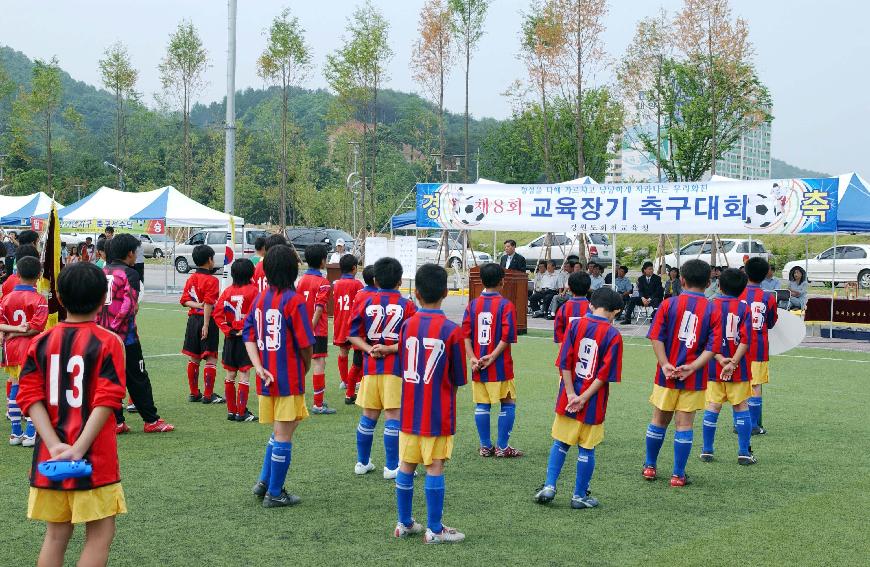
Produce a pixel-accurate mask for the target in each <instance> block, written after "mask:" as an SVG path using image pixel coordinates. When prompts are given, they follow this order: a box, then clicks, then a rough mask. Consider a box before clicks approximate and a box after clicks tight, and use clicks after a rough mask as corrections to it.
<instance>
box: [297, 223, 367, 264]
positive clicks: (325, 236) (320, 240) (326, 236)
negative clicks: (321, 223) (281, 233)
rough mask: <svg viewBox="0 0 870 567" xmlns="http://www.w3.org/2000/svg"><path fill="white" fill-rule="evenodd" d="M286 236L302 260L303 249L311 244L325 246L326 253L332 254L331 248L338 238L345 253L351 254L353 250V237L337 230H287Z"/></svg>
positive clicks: (318, 228) (315, 228)
mask: <svg viewBox="0 0 870 567" xmlns="http://www.w3.org/2000/svg"><path fill="white" fill-rule="evenodd" d="M286 235H287V240H289V241H290V242H291V243H292V244H293V246H295V247H296V250H297V251H298V252H299V255H300V256H302V257H303V259H304V256H305V248H306V247H307V246H311V245H312V244H323V245H324V246H326V251H327V252H332V250H333V248H335V242H336V241H337V240H338V239H339V238H341V239H342V240H344V251H345V252H347V253H348V254H353V253H354V250H355V249H354V240H353V236H351V235H349V234H348V233H346V232H345V231H343V230H339V229H337V228H323V227H314V228H304V227H296V228H288V229H287V232H286Z"/></svg>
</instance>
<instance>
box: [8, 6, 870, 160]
mask: <svg viewBox="0 0 870 567" xmlns="http://www.w3.org/2000/svg"><path fill="white" fill-rule="evenodd" d="M360 1H361V0H360ZM373 2H374V4H375V5H377V6H379V7H380V8H381V10H382V11H383V12H384V14H385V16H386V17H387V19H388V20H389V22H390V43H391V44H392V47H393V50H394V51H395V54H396V55H395V57H394V59H393V61H392V62H391V64H390V67H389V74H390V80H389V81H388V86H389V87H390V88H394V89H397V90H402V91H415V92H419V88H418V86H417V85H416V84H415V83H414V81H413V79H412V78H411V73H410V71H409V70H408V61H409V57H410V56H409V54H410V51H411V46H412V44H413V42H414V40H415V38H416V35H417V19H418V12H419V9H420V6H421V5H422V3H423V2H422V0H373ZM528 3H529V2H528V0H493V3H492V6H491V8H490V14H489V18H488V19H487V22H486V35H485V36H484V38H483V40H482V42H481V45H480V48H479V50H478V52H477V54H476V55H475V58H474V60H473V61H472V71H473V73H474V74H473V76H472V81H473V82H472V86H471V91H472V93H471V101H470V106H471V112H472V113H473V114H474V115H476V116H492V117H495V118H504V117H506V116H508V115H509V114H510V105H509V103H508V101H507V100H506V99H505V98H504V97H503V96H501V94H500V93H502V92H504V91H505V89H506V87H507V86H508V85H509V84H510V83H511V82H512V81H513V80H514V79H517V78H521V77H523V76H524V71H523V68H522V66H521V64H520V63H519V62H518V61H517V60H516V57H515V54H516V52H517V44H518V40H517V30H518V27H519V22H520V17H521V16H520V13H521V11H522V10H524V9H526V7H527V6H528ZM238 4H239V11H238V16H239V17H238V33H237V38H238V55H237V56H238V62H237V76H236V87H237V88H238V89H242V88H245V87H249V86H252V87H260V86H262V85H263V83H262V81H261V80H260V79H259V78H258V77H257V74H256V66H255V62H256V59H257V56H258V55H259V53H260V52H261V51H262V49H263V44H264V37H263V31H264V30H265V29H266V28H267V27H268V25H269V23H270V21H271V19H272V18H273V17H274V16H275V15H277V14H278V13H279V12H280V11H281V9H282V8H283V7H285V6H289V7H290V8H291V10H292V11H293V13H294V14H295V15H297V16H298V17H299V19H300V21H301V23H302V25H303V26H304V27H305V29H306V30H307V37H308V41H309V43H310V45H311V46H312V48H313V50H314V62H315V65H314V72H313V75H312V77H311V78H310V80H309V82H308V84H307V85H306V86H309V87H325V86H326V84H325V80H324V78H323V72H322V69H323V62H324V60H325V57H326V54H328V53H330V52H331V51H333V50H334V49H336V47H338V46H339V45H340V43H341V36H342V34H343V33H344V31H343V30H344V27H345V23H346V19H347V17H348V15H349V14H350V13H351V12H352V10H353V8H354V6H355V5H356V4H357V2H356V1H353V0H305V1H286V0H285V1H278V0H239V2H238ZM681 4H682V0H662V1H661V2H659V1H656V0H610V6H611V11H610V14H609V15H608V17H607V20H606V25H607V31H606V33H605V37H604V39H605V42H606V48H607V51H608V53H609V54H610V55H611V56H613V57H620V56H621V55H622V53H623V51H624V50H625V47H626V46H627V45H628V43H629V41H630V40H631V36H632V34H633V32H634V27H635V24H636V22H637V20H638V19H640V18H642V17H644V16H647V15H652V14H654V13H655V12H656V10H657V8H658V7H659V6H664V7H665V8H667V9H669V10H672V11H673V10H676V9H679V7H680V5H681ZM732 7H733V10H734V13H735V14H737V15H739V16H742V17H743V18H745V19H747V20H748V21H749V25H750V37H751V40H752V42H753V43H754V45H755V48H756V58H755V59H756V64H757V66H758V71H759V74H760V76H761V78H762V80H763V81H764V82H765V83H766V84H767V85H768V87H769V88H770V90H771V94H772V96H773V103H774V107H773V114H774V115H775V120H774V122H773V142H772V144H773V149H772V154H773V156H774V157H778V158H780V159H784V160H786V161H788V162H790V163H792V164H794V165H798V166H801V167H805V168H809V169H815V170H819V171H825V172H828V173H831V174H838V173H842V172H845V171H859V172H863V174H864V175H865V176H870V74H868V72H867V69H868V65H867V63H866V60H867V57H868V53H870V33H868V31H867V29H868V28H867V22H868V21H870V2H866V1H864V0H829V1H827V2H819V1H818V0H764V1H759V0H732ZM0 13H2V17H0V18H2V19H0V21H2V35H0V42H2V43H4V44H6V45H9V46H10V47H13V48H14V49H17V50H19V51H22V52H24V53H25V54H26V55H28V56H30V57H31V58H35V57H42V58H48V57H51V56H52V55H57V56H58V58H59V60H60V64H61V66H62V67H63V68H64V69H65V70H66V71H68V72H69V73H70V74H71V75H72V76H73V77H74V78H76V79H79V80H82V81H85V82H88V83H91V84H94V85H99V73H98V70H97V60H98V59H99V58H100V57H101V56H102V53H103V50H104V49H105V48H106V46H108V45H109V44H111V43H112V42H114V41H116V40H122V41H123V42H125V43H126V44H127V46H128V47H129V50H130V54H131V56H132V59H133V63H134V65H135V66H136V67H137V68H138V69H139V70H140V77H139V84H138V85H137V88H138V90H139V91H140V92H143V93H145V95H146V100H148V101H152V100H153V98H152V97H151V95H152V94H153V93H154V92H156V91H157V90H158V89H159V88H160V82H159V77H158V72H157V65H158V63H159V62H160V59H161V58H162V57H163V54H164V50H165V46H166V43H167V38H168V36H169V34H170V33H171V32H172V31H173V30H174V29H175V27H176V25H177V23H178V21H179V20H181V19H184V18H186V19H190V20H192V21H193V23H194V24H195V25H196V27H197V28H198V29H199V32H200V34H201V36H202V38H203V41H204V43H205V46H206V48H207V49H208V51H209V57H210V61H211V68H210V69H209V71H208V74H207V78H208V81H209V84H208V87H207V88H206V89H205V91H204V92H203V93H202V94H201V95H200V96H199V100H200V101H202V102H211V101H214V100H219V99H221V98H222V97H223V95H224V92H225V89H226V46H227V31H226V17H227V6H226V2H224V1H222V0H147V1H146V0H138V1H129V0H127V1H119V0H76V1H72V2H69V1H67V2H59V1H53V2H47V1H43V0H0ZM609 78H610V77H609V76H607V75H606V74H602V76H601V77H599V78H598V80H599V81H607V80H609ZM446 95H447V107H448V108H449V109H450V110H452V111H454V112H461V111H462V109H463V104H464V96H463V84H462V73H461V67H457V69H456V72H455V73H454V74H453V76H452V77H451V82H450V83H449V84H448V88H447V93H446Z"/></svg>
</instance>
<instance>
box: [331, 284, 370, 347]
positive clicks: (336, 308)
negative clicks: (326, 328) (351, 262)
mask: <svg viewBox="0 0 870 567" xmlns="http://www.w3.org/2000/svg"><path fill="white" fill-rule="evenodd" d="M362 288H363V283H362V282H361V281H359V280H358V279H356V277H355V276H354V275H353V274H342V276H341V277H340V278H338V279H337V280H336V281H335V282H334V283H333V287H332V343H333V344H335V345H344V344H345V343H347V333H348V330H349V329H350V317H351V314H352V309H353V302H354V300H355V299H356V296H357V294H358V293H359V292H360V290H361V289H362Z"/></svg>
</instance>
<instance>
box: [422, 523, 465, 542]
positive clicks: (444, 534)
mask: <svg viewBox="0 0 870 567" xmlns="http://www.w3.org/2000/svg"><path fill="white" fill-rule="evenodd" d="M464 539H465V534H464V533H462V532H460V531H457V530H456V528H448V527H447V526H443V527H442V528H441V531H440V532H438V533H437V534H436V533H435V532H433V531H432V530H430V529H428V528H427V529H426V535H425V536H424V538H423V541H425V542H426V543H459V542H460V541H462V540H464Z"/></svg>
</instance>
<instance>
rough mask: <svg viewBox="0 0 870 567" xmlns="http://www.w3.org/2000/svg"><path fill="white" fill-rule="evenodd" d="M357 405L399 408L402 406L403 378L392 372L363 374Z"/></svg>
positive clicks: (376, 408)
mask: <svg viewBox="0 0 870 567" xmlns="http://www.w3.org/2000/svg"><path fill="white" fill-rule="evenodd" d="M356 405H358V406H359V407H361V408H363V409H374V410H385V409H399V408H400V407H402V379H401V378H399V377H398V376H393V375H392V374H372V375H368V376H363V379H362V384H360V386H359V393H358V394H357V396H356Z"/></svg>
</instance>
